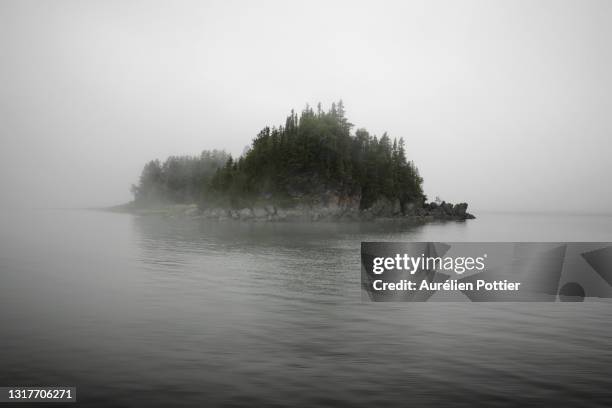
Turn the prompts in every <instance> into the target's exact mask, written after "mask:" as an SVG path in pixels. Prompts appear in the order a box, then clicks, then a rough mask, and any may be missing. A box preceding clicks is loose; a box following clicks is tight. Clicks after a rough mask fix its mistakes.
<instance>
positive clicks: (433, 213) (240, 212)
mask: <svg viewBox="0 0 612 408" xmlns="http://www.w3.org/2000/svg"><path fill="white" fill-rule="evenodd" d="M467 207H468V205H467V203H458V204H451V203H446V202H441V203H435V202H432V203H425V204H423V205H415V204H414V203H409V204H406V205H404V206H403V207H402V205H401V204H400V202H399V200H395V201H393V200H387V199H379V200H378V201H376V202H375V203H374V204H373V205H372V206H370V207H369V208H368V209H365V210H361V209H359V201H358V200H356V199H351V198H346V197H344V198H342V197H338V196H335V197H326V198H325V199H322V200H317V201H316V202H312V201H310V202H301V203H298V204H296V205H294V206H291V207H289V208H282V207H280V206H278V205H276V204H273V203H260V204H258V205H253V206H250V207H244V208H239V209H236V208H221V207H215V206H212V207H208V208H201V207H198V206H197V205H196V204H172V205H157V206H138V205H136V204H135V203H133V202H132V203H128V204H125V205H122V206H117V207H113V208H111V210H112V211H118V212H128V213H132V214H138V215H163V216H171V217H180V216H185V217H191V218H198V219H209V220H218V221H225V220H237V221H378V220H407V221H415V222H419V221H420V222H427V221H434V220H449V221H453V220H454V221H461V220H468V219H474V218H476V217H474V216H473V215H472V214H470V213H468V212H467Z"/></svg>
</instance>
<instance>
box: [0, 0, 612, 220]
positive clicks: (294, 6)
mask: <svg viewBox="0 0 612 408" xmlns="http://www.w3.org/2000/svg"><path fill="white" fill-rule="evenodd" d="M611 21H612V2H610V1H499V2H496V1H490V0H486V1H478V2H472V1H448V2H445V1H423V2H409V1H401V2H400V1H398V2H391V1H388V2H385V1H368V2H356V1H350V2H334V1H322V2H318V1H303V0H302V1H299V2H298V1H295V2H290V1H274V2H272V1H270V2H264V1H248V2H247V1H243V2H232V1H218V2H210V1H193V2H187V1H165V2H159V1H102V0H100V1H43V0H41V1H23V0H19V1H7V0H0V186H1V191H2V193H1V195H0V197H1V200H0V201H1V203H0V205H10V206H30V207H58V206H59V207H74V206H97V205H109V204H117V203H121V202H125V201H127V200H129V199H130V198H131V195H130V192H129V187H130V184H131V183H133V182H135V181H137V179H138V176H139V174H140V170H141V168H142V166H143V164H144V163H145V161H147V160H150V159H152V158H160V159H164V158H166V157H167V156H169V155H177V154H198V153H199V152H200V151H201V150H203V149H214V148H217V149H226V150H228V151H229V152H231V153H233V154H240V153H241V152H242V151H243V149H244V147H245V145H247V144H249V143H250V141H251V139H252V138H253V137H254V136H255V135H256V134H257V133H258V131H259V130H260V129H261V128H262V127H264V126H266V125H276V124H281V123H282V122H284V118H285V116H286V115H287V114H288V112H289V111H290V110H291V109H292V108H295V109H296V110H300V109H301V108H303V107H304V106H305V104H306V103H310V104H311V105H316V103H317V102H318V101H321V102H322V103H323V104H324V105H325V106H327V105H329V104H330V103H331V102H332V101H333V100H338V99H343V100H344V103H345V107H346V110H347V115H348V117H349V120H350V121H351V122H352V123H354V124H355V125H356V126H357V127H365V128H367V129H368V130H369V131H370V132H371V133H375V134H377V135H380V134H382V133H383V132H384V131H387V132H389V134H390V135H391V136H392V137H393V136H395V137H400V136H402V137H404V138H405V139H406V145H407V154H408V157H409V159H411V160H414V161H415V163H416V164H417V166H418V167H419V169H420V171H421V174H422V176H423V177H424V179H425V190H426V193H427V194H428V195H429V197H430V198H432V199H433V198H434V197H435V196H440V197H442V198H443V199H446V200H449V201H467V202H468V203H470V206H471V208H472V209H474V211H477V210H488V209H504V210H554V211H593V212H609V209H610V203H611V202H612V188H611V187H610V184H611V183H610V180H609V176H610V174H611V170H612V161H611V155H612V111H611V108H612V79H611V77H612V24H611V23H610V22H611Z"/></svg>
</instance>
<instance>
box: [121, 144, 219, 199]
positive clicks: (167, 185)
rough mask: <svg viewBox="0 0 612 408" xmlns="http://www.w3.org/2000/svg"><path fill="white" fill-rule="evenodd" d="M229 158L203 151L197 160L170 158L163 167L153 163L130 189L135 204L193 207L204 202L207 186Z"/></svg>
mask: <svg viewBox="0 0 612 408" xmlns="http://www.w3.org/2000/svg"><path fill="white" fill-rule="evenodd" d="M230 157H231V156H230V155H229V154H227V153H226V152H224V151H220V150H213V151H204V152H202V154H200V156H199V157H198V156H171V157H169V158H168V159H166V161H165V162H164V163H163V164H162V163H161V162H160V161H159V160H152V161H150V162H149V163H147V164H146V165H145V166H144V168H143V169H142V173H141V175H140V181H139V182H138V184H137V185H133V186H132V193H133V194H134V200H135V201H136V203H137V204H165V203H195V202H199V201H201V200H202V199H203V196H204V195H205V194H206V191H207V186H209V185H210V181H211V179H212V178H213V176H214V175H215V172H216V171H217V170H218V169H219V168H220V167H222V166H223V165H224V164H225V163H226V162H227V161H228V160H229V159H230Z"/></svg>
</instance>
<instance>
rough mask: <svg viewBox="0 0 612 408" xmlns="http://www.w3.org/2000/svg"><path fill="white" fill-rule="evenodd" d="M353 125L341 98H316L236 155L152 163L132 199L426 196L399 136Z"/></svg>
mask: <svg viewBox="0 0 612 408" xmlns="http://www.w3.org/2000/svg"><path fill="white" fill-rule="evenodd" d="M352 126H353V125H352V124H351V123H349V121H348V120H347V119H346V117H345V111H344V106H343V104H342V101H340V102H338V103H337V104H336V103H334V104H332V106H331V108H330V109H329V110H327V111H323V110H322V109H321V105H320V104H319V105H318V107H317V109H316V110H314V109H312V108H311V107H308V106H307V107H306V108H305V109H304V110H303V111H302V112H301V113H300V114H299V115H298V114H296V113H295V112H293V111H292V112H291V114H290V115H289V116H288V117H287V119H286V120H285V123H284V125H283V126H280V127H274V128H269V127H266V128H264V129H263V130H262V131H261V132H259V134H258V135H257V137H255V139H254V140H253V142H252V145H251V147H250V149H249V150H248V151H247V152H246V153H245V154H243V155H242V156H241V157H239V158H238V159H234V158H232V157H231V156H229V157H224V155H225V153H223V152H213V153H206V152H205V153H203V155H202V157H200V158H185V157H183V158H170V159H168V160H167V161H166V163H164V164H163V165H160V164H159V162H157V161H154V162H150V163H149V164H147V165H146V166H145V168H144V170H143V174H142V176H141V180H140V184H139V185H138V186H136V187H135V188H134V192H135V194H136V200H138V199H139V198H140V199H142V198H143V197H145V196H149V195H150V194H151V192H154V193H153V196H158V195H160V194H161V196H163V197H164V198H165V199H167V200H169V201H173V202H194V201H200V202H204V203H205V204H214V205H229V206H233V207H245V206H250V205H251V204H253V203H254V202H255V201H257V200H261V199H266V200H274V201H276V202H286V203H288V204H290V203H291V202H295V201H296V200H299V199H308V198H309V197H312V196H316V195H317V194H320V193H322V192H325V191H334V192H337V193H338V194H340V195H346V196H353V197H354V196H360V197H361V201H360V207H361V208H362V209H363V208H368V207H369V206H371V205H372V204H373V203H374V202H375V201H376V200H377V199H378V198H383V197H384V198H388V199H399V200H400V203H402V207H403V204H406V203H409V202H419V201H422V200H424V198H425V197H424V195H423V190H422V181H423V179H422V178H421V177H420V175H419V172H418V170H417V168H416V167H415V166H414V164H413V163H412V162H410V161H407V159H406V152H405V145H404V140H403V139H401V138H400V139H393V140H391V138H389V136H388V135H387V134H386V133H385V134H383V135H382V136H381V137H380V138H377V137H376V136H373V135H370V134H369V133H368V132H367V131H366V130H365V129H358V130H356V131H355V132H354V134H351V128H352ZM205 154H206V158H204V157H205ZM215 166H216V167H215ZM213 168H214V169H213Z"/></svg>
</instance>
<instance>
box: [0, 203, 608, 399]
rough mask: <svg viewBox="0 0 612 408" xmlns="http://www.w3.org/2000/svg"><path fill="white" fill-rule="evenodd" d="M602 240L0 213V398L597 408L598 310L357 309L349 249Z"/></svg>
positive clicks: (585, 229) (603, 355) (600, 233)
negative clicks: (63, 394)
mask: <svg viewBox="0 0 612 408" xmlns="http://www.w3.org/2000/svg"><path fill="white" fill-rule="evenodd" d="M365 240H390V241H391V240H392V241H410V240H419V241H430V240H437V241H514V240H522V241H546V240H551V241H581V240H587V241H612V217H601V216H544V215H503V214H480V215H479V219H477V220H474V221H468V222H465V223H446V224H430V225H425V226H417V227H414V226H413V227H410V226H399V225H357V224H340V225H334V224H311V225H307V224H302V225H295V224H237V223H214V222H213V223H206V222H202V223H199V222H193V221H192V222H190V221H187V220H176V219H163V218H156V217H141V218H139V217H134V216H131V215H122V214H110V213H102V212H91V211H32V212H25V211H24V212H17V213H10V214H3V215H1V216H0V324H1V326H0V327H1V335H0V346H1V348H0V362H1V363H2V364H1V370H0V377H1V378H0V385H76V386H77V388H78V398H79V400H80V403H79V405H90V406H114V407H121V406H143V404H146V405H149V406H152V405H156V406H157V405H159V406H183V405H184V406H245V407H251V406H288V405H291V406H356V407H369V408H371V407H382V406H402V407H404V406H409V405H411V406H444V405H447V404H449V403H452V404H454V405H456V406H465V407H471V406H473V405H474V404H476V403H481V404H486V405H487V406H515V405H517V404H518V403H521V404H523V405H529V404H533V405H540V406H551V405H552V404H554V405H555V406H560V405H584V404H585V403H587V402H588V403H589V404H592V405H594V406H609V405H610V403H611V402H612V386H611V382H610V381H611V380H610V377H611V374H612V329H611V328H610V322H611V321H612V303H610V302H604V301H598V302H585V303H583V304H562V303H556V304H495V303H489V304H469V303H453V304H446V303H422V304H409V303H401V304H381V303H376V304H374V303H364V302H362V301H361V295H360V289H359V276H360V275H359V271H360V269H359V247H360V242H361V241H365Z"/></svg>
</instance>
